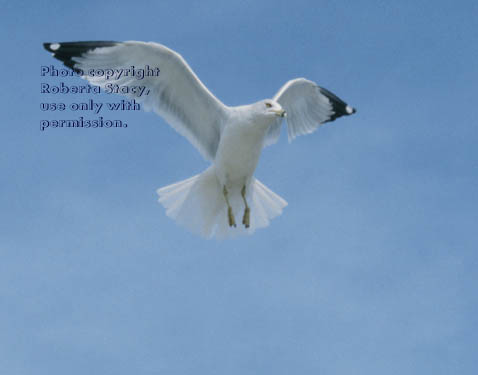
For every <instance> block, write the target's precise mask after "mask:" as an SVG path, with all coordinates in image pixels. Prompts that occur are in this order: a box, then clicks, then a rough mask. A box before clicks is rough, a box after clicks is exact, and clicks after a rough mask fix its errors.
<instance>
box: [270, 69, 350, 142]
mask: <svg viewBox="0 0 478 375" xmlns="http://www.w3.org/2000/svg"><path fill="white" fill-rule="evenodd" d="M274 100H275V101H276V102H278V103H279V104H280V105H281V106H282V108H284V109H285V111H286V112H287V134H288V138H289V142H291V141H292V140H293V139H294V138H295V137H297V136H299V135H303V134H309V133H312V132H313V131H315V130H316V129H317V128H318V126H319V125H321V124H323V123H325V122H328V121H334V120H335V119H336V118H337V117H340V116H343V115H351V114H352V113H355V109H354V108H352V107H350V106H349V105H347V104H346V103H345V102H344V101H342V100H341V99H339V98H338V97H337V96H336V95H334V94H332V93H331V92H330V91H328V90H326V89H324V88H323V87H320V86H318V85H317V84H316V83H315V82H312V81H309V80H307V79H304V78H297V79H293V80H291V81H289V82H287V83H286V84H285V85H284V86H282V88H281V89H280V90H279V92H278V93H277V94H276V95H275V96H274ZM281 123H282V121H277V122H275V123H274V124H273V125H272V126H271V127H270V129H269V132H268V134H267V138H266V141H265V145H268V144H272V143H275V142H276V141H277V139H278V138H279V132H280V126H281Z"/></svg>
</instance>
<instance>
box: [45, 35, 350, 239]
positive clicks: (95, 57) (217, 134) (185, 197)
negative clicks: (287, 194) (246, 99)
mask: <svg viewBox="0 0 478 375" xmlns="http://www.w3.org/2000/svg"><path fill="white" fill-rule="evenodd" d="M44 47H45V49H46V50H48V51H49V52H52V53H53V56H54V57H55V58H57V59H58V60H61V61H62V62H63V63H64V64H65V65H66V66H67V67H69V68H72V69H73V70H75V71H77V72H80V74H81V75H82V77H83V78H85V79H86V80H88V81H89V82H90V83H91V84H93V85H97V86H100V87H102V88H105V87H106V86H107V85H108V84H111V82H112V81H111V77H107V75H106V74H94V73H95V72H96V73H98V72H99V71H100V72H103V73H104V72H106V71H109V72H113V73H114V72H118V74H116V75H115V76H113V78H114V83H115V84H117V85H119V87H126V89H125V90H121V91H120V92H121V93H124V95H126V96H127V97H129V98H133V99H135V100H136V101H137V102H139V103H141V104H142V106H143V108H144V109H145V110H147V111H149V110H153V111H155V112H156V113H157V114H159V115H160V116H161V117H163V118H164V119H165V120H166V121H167V122H168V123H169V124H170V125H171V126H172V127H173V128H174V129H175V130H176V131H178V132H179V133H180V134H181V135H183V136H184V137H186V138H187V139H188V140H189V141H190V142H191V143H192V144H193V145H194V146H195V147H196V148H197V149H198V150H199V152H200V153H201V155H202V156H203V157H204V158H206V159H207V160H209V161H211V163H212V164H211V166H210V167H209V168H208V169H206V170H205V171H204V172H202V173H200V174H198V175H196V176H193V177H191V178H188V179H186V180H184V181H180V182H177V183H175V184H172V185H169V186H166V187H163V188H160V189H158V190H157V192H158V195H159V202H160V203H161V204H163V206H164V207H165V208H166V213H167V215H168V216H170V217H172V218H173V219H175V220H176V221H177V222H178V223H180V224H182V225H184V226H185V227H187V228H189V229H190V230H191V231H193V232H196V233H198V234H201V235H203V236H205V237H213V236H217V237H228V236H233V235H235V234H251V233H253V232H254V230H255V229H257V228H261V227H266V226H267V225H269V222H270V220H271V219H272V218H274V217H276V216H278V215H280V214H281V213H282V209H283V208H284V207H285V206H286V205H287V202H286V201H285V200H284V199H282V198H281V197H280V196H278V195H277V194H275V193H274V192H272V191H271V190H270V189H268V188H267V187H266V186H265V185H264V184H262V183H261V182H259V181H258V180H257V179H256V178H254V176H253V174H254V171H255V169H256V166H257V163H258V161H259V157H260V155H261V152H262V149H263V147H265V146H267V145H270V144H272V143H275V142H276V141H277V139H278V138H279V133H280V127H281V124H282V120H283V118H284V117H286V118H287V132H288V138H289V141H291V140H293V139H294V138H295V137H297V136H298V135H302V134H308V133H312V132H313V131H314V130H316V129H317V127H318V126H319V125H320V124H323V123H325V122H328V121H334V120H335V119H336V118H338V117H340V116H344V115H351V114H352V113H354V112H355V109H354V108H352V107H351V106H349V105H347V104H346V103H345V102H344V101H342V100H341V99H339V98H338V97H337V96H336V95H334V94H332V93H331V92H330V91H328V90H326V89H324V88H322V87H320V86H318V85H317V84H316V83H314V82H312V81H309V80H306V79H304V78H297V79H293V80H291V81H289V82H287V83H286V84H285V85H284V86H283V87H282V88H281V89H280V90H279V92H278V93H277V94H276V95H275V96H274V97H273V98H272V99H266V100H261V101H259V102H257V103H253V104H249V105H243V106H238V107H229V106H226V105H224V104H223V103H222V102H221V101H219V100H218V99H217V98H216V97H215V96H214V95H213V94H212V93H211V92H210V91H209V90H208V89H207V88H206V86H204V84H203V83H202V82H201V81H200V80H199V78H198V77H197V76H196V74H194V72H193V71H192V70H191V68H190V67H189V65H188V64H187V63H186V61H185V60H184V59H183V58H182V57H181V55H179V54H178V53H177V52H175V51H173V50H171V49H169V48H167V47H165V46H163V45H161V44H158V43H152V42H150V43H145V42H137V41H129V42H95V41H93V42H68V43H45V44H44ZM145 66H148V67H151V68H156V69H157V70H159V72H160V73H159V75H152V76H144V77H143V78H142V79H141V81H140V85H142V86H145V88H146V90H147V92H148V95H140V94H139V90H129V89H128V88H132V87H133V86H135V85H138V80H135V79H134V76H133V74H134V73H132V70H130V71H129V73H130V74H121V73H120V72H126V70H127V69H132V68H134V67H137V68H141V67H145ZM92 70H93V74H88V72H90V71H92ZM109 78H110V79H109ZM236 215H242V225H239V226H238V225H237V224H236V218H235V217H236Z"/></svg>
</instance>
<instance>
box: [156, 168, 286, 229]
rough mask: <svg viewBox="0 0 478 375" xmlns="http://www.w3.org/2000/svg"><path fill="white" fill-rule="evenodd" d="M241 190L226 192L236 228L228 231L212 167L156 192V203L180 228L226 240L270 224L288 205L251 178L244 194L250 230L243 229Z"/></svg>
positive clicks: (222, 198) (221, 191) (224, 204)
mask: <svg viewBox="0 0 478 375" xmlns="http://www.w3.org/2000/svg"><path fill="white" fill-rule="evenodd" d="M241 188H242V187H241V186H237V187H236V188H235V189H234V188H233V189H230V190H229V201H230V204H231V207H232V209H233V212H234V215H235V219H236V223H237V227H235V228H234V227H232V228H231V227H229V223H228V218H227V205H226V201H225V199H224V195H223V189H222V187H221V185H220V183H219V181H218V179H217V177H216V173H215V170H214V166H211V167H209V168H208V169H206V170H205V171H204V172H203V173H201V174H198V175H196V176H193V177H190V178H188V179H186V180H183V181H180V182H177V183H175V184H172V185H168V186H165V187H163V188H160V189H158V190H157V193H158V195H159V200H158V201H159V202H160V203H161V204H162V205H163V206H164V207H165V208H166V214H167V215H168V216H169V217H171V218H172V219H174V220H176V221H177V222H178V223H179V224H181V225H183V226H185V227H186V228H188V229H189V230H191V231H192V232H194V233H198V234H200V235H202V236H204V237H213V236H216V237H217V238H227V237H233V236H236V235H241V234H252V233H253V232H254V231H255V230H256V229H258V228H263V227H266V226H268V225H269V223H270V220H271V219H273V218H274V217H276V216H278V215H280V214H281V213H282V209H283V208H284V207H285V206H287V202H286V201H285V200H284V199H282V198H281V197H280V196H278V195H277V194H275V193H274V192H273V191H271V190H270V189H268V188H267V187H266V186H265V185H264V184H262V183H261V182H260V181H258V180H256V179H255V178H252V181H251V184H250V186H249V188H248V191H247V195H246V198H247V201H248V203H249V206H250V209H251V217H250V227H249V228H247V229H246V228H245V227H244V226H243V225H242V216H243V213H244V202H243V200H242V197H241V194H240V190H241Z"/></svg>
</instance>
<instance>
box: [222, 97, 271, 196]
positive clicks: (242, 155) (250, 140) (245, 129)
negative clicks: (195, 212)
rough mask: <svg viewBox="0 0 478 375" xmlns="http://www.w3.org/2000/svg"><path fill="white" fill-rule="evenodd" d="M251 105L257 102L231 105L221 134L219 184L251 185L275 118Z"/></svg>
mask: <svg viewBox="0 0 478 375" xmlns="http://www.w3.org/2000/svg"><path fill="white" fill-rule="evenodd" d="M251 107H254V104H252V105H249V106H241V107H233V108H231V110H230V116H229V118H228V119H227V122H226V125H225V126H224V128H223V130H222V133H221V140H220V141H219V146H218V148H217V152H216V158H215V160H214V165H215V168H216V175H217V177H218V179H219V181H220V183H221V184H222V185H224V186H226V187H227V188H228V189H233V188H234V187H236V186H235V185H239V188H242V186H244V185H246V186H248V185H249V183H250V180H251V177H252V175H253V174H254V171H255V169H256V167H257V163H258V162H259V157H260V156H261V152H262V148H263V145H264V138H265V136H266V133H267V130H268V129H269V126H270V125H271V124H272V123H273V122H274V119H273V118H267V117H264V116H260V115H255V112H254V110H251ZM254 115H255V116H254ZM246 191H247V189H246Z"/></svg>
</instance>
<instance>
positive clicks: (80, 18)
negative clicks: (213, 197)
mask: <svg viewBox="0 0 478 375" xmlns="http://www.w3.org/2000/svg"><path fill="white" fill-rule="evenodd" d="M477 14H478V5H477V4H476V2H473V1H460V2H452V1H435V2H430V1H401V2H395V3H392V2H384V1H336V2H330V1H295V2H278V1H274V2H272V1H264V2H261V3H260V4H259V3H258V2H253V1H241V2H235V3H227V4H224V2H219V1H202V2H197V3H194V4H193V3H190V2H187V1H174V2H153V1H151V2H138V3H132V2H130V1H128V2H126V1H105V2H101V3H97V2H94V1H82V2H60V1H50V2H46V1H37V2H13V1H10V2H5V1H3V2H2V16H1V18H2V28H3V31H4V32H3V33H2V34H1V36H0V38H1V42H2V47H3V55H2V58H3V59H2V60H3V66H2V68H3V72H4V75H3V85H2V90H1V91H0V99H1V103H2V108H3V121H2V123H3V126H2V129H3V136H2V153H1V154H0V155H1V158H0V167H1V169H2V175H3V179H2V183H1V184H0V192H1V194H0V202H1V207H2V215H1V217H0V220H1V221H0V224H1V225H0V252H1V262H0V301H1V307H0V332H1V334H0V373H2V374H3V373H4V374H9V375H17V374H21V375H23V374H25V375H30V374H35V375H39V374H40V375H41V374H48V375H53V374H69V375H75V374H81V375H83V374H102V375H106V374H115V375H121V374H135V375H143V374H145V375H146V374H148V375H149V374H168V375H180V374H208V375H213V374H221V375H222V374H241V375H247V374H277V375H280V374H295V373H296V374H302V375H306V374H314V375H315V374H368V375H370V374H405V373H406V374H432V373H433V374H451V373H456V374H476V373H477V371H478V363H477V359H476V358H477V356H476V346H477V344H478V342H477V341H478V340H477V339H478V337H477V323H478V320H477V316H478V311H477V306H478V301H477V291H476V285H477V282H478V277H477V273H476V269H477V265H478V264H477V255H476V249H477V234H476V233H477V232H476V223H477V208H478V207H477V196H476V186H477V183H478V181H477V180H478V178H477V176H478V173H477V156H478V152H477V151H476V144H477V142H478V135H477V131H476V125H477V123H478V121H477V120H478V119H477V115H476V110H475V108H476V92H477V86H478V85H477V83H478V69H477V67H478V49H477V45H478V34H477V33H476V30H477V27H478V24H477V23H478V22H477V17H476V16H477ZM77 40H120V41H121V40H144V41H156V42H160V43H163V44H165V45H167V46H169V47H170V48H173V49H175V50H177V51H178V52H180V53H181V54H182V55H183V56H184V58H185V59H186V60H187V61H188V62H189V64H190V65H191V67H192V68H193V69H194V71H195V72H196V73H197V75H198V76H199V77H200V78H201V80H202V81H203V82H204V83H205V84H206V85H207V86H208V88H209V89H210V90H211V91H212V92H213V93H214V94H215V95H216V96H217V97H218V98H220V99H221V100H222V101H223V102H224V103H226V104H228V105H240V104H246V103H252V102H255V101H257V100H260V99H263V98H267V97H272V96H273V95H274V93H275V92H276V91H277V90H278V89H279V88H280V87H281V86H282V84H283V83H285V82H286V81H287V80H289V79H292V78H295V77H306V78H308V79H311V80H313V81H316V82H317V83H319V84H320V85H322V86H324V87H326V88H328V89H330V90H331V91H333V92H334V93H336V94H337V95H338V96H340V97H342V98H343V99H344V100H346V101H347V102H349V103H350V104H351V105H353V106H355V107H356V108H357V109H358V112H357V114H356V115H354V116H351V117H348V118H346V119H339V120H337V121H335V122H333V123H330V124H327V125H325V126H323V127H321V128H320V129H319V130H318V131H317V132H316V133H314V134H313V135H310V136H306V137H300V138H298V139H297V140H296V141H294V142H293V143H291V144H288V143H287V139H286V137H285V131H284V129H283V132H282V137H281V139H280V141H279V142H278V144H276V145H274V146H273V147H270V148H268V149H266V150H265V151H264V153H263V156H262V158H261V160H260V162H259V166H258V169H257V172H256V176H257V177H258V178H259V179H260V180H261V181H262V182H264V183H265V184H266V185H267V186H269V187H270V188H271V189H272V190H273V191H275V192H277V193H278V194H280V195H281V196H282V197H284V198H285V199H286V200H287V201H288V202H289V206H288V207H287V208H286V209H285V211H284V213H283V215H282V216H280V217H279V218H277V219H275V220H274V221H273V222H272V225H271V226H270V227H268V228H266V229H264V230H259V231H258V232H256V233H255V234H254V235H253V236H251V237H247V238H241V239H238V240H234V241H225V242H217V241H207V240H203V239H201V238H198V237H196V236H194V235H193V234H190V233H188V232H186V231H185V230H183V229H182V228H181V227H178V226H176V224H175V223H174V222H173V221H171V220H170V219H169V218H167V217H166V215H165V213H164V210H163V208H162V206H160V205H159V204H158V203H157V202H156V194H155V190H156V189H157V188H158V187H161V186H164V185H167V184H170V183H173V182H176V181H178V180H181V179H184V178H187V177H189V176H191V175H193V174H196V173H199V172H200V171H202V170H203V169H205V168H206V167H207V165H208V164H207V163H206V162H205V161H204V160H202V159H201V156H200V155H199V154H198V153H197V151H196V150H195V149H194V148H193V147H191V146H190V145H189V143H188V142H187V141H186V140H185V139H183V138H182V137H180V136H179V135H177V134H176V133H175V132H174V131H173V130H172V129H171V128H169V126H168V125H167V124H166V123H165V122H164V121H163V120H161V119H160V118H159V117H157V116H156V115H154V114H152V113H144V112H141V113H125V114H124V115H123V116H122V118H124V119H125V120H126V121H127V122H128V124H130V126H129V127H128V128H127V129H48V130H47V131H44V132H41V131H40V130H39V122H40V119H41V118H42V117H43V116H44V114H43V113H42V112H41V111H40V108H39V107H40V102H42V101H45V100H50V101H59V100H62V99H63V100H64V98H59V97H58V96H51V97H48V96H45V95H42V94H40V83H41V82H43V80H42V77H40V66H41V65H49V64H56V63H55V62H54V60H53V59H52V58H51V56H50V55H49V54H48V53H47V52H46V51H44V50H43V48H42V45H41V44H42V43H43V42H55V41H77ZM65 82H70V83H71V84H74V83H78V84H79V83H81V81H80V80H79V79H75V78H71V79H68V80H65ZM80 98H81V97H80V96H78V100H79V99H80ZM119 98H120V97H118V99H119ZM68 100H72V99H71V98H69V99H68ZM69 117H71V116H67V115H63V118H69ZM51 118H54V116H52V117H51Z"/></svg>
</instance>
